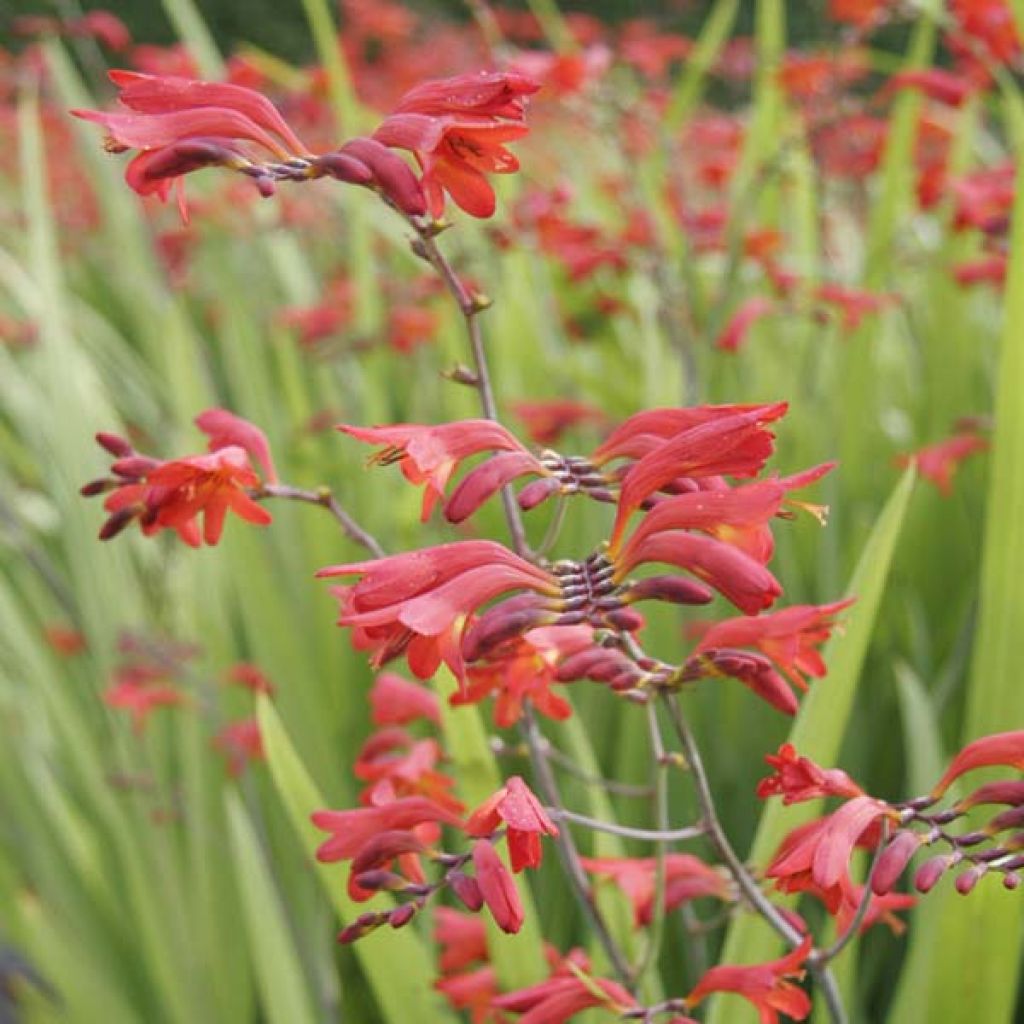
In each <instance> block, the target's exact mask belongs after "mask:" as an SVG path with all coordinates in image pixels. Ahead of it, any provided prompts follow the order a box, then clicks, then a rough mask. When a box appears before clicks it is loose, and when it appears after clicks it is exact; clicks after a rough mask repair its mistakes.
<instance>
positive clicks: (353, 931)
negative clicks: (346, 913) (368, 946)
mask: <svg viewBox="0 0 1024 1024" xmlns="http://www.w3.org/2000/svg"><path fill="white" fill-rule="evenodd" d="M387 919H388V915H387V913H375V912H373V911H370V912H369V913H366V914H360V915H359V916H358V917H357V918H356V919H355V920H354V921H353V922H352V923H351V924H350V925H349V926H348V927H347V928H343V929H342V930H341V931H340V932H339V933H338V941H339V942H340V943H342V944H344V945H348V944H349V943H352V942H355V941H356V939H361V938H362V937H363V936H364V935H369V934H370V932H372V931H374V930H375V929H377V928H379V927H380V926H381V925H382V924H383V923H384V922H385V921H386V920H387Z"/></svg>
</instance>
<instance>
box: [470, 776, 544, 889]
mask: <svg viewBox="0 0 1024 1024" xmlns="http://www.w3.org/2000/svg"><path fill="white" fill-rule="evenodd" d="M502 824H504V825H505V826H506V839H507V841H508V852H509V859H510V861H511V864H512V870H513V871H514V872H516V873H518V872H520V871H522V870H523V868H537V867H540V862H541V857H542V855H543V847H542V846H541V842H540V837H541V836H542V835H547V836H557V835H558V827H557V826H556V825H555V823H554V822H553V821H552V820H551V819H550V818H549V817H548V814H547V812H546V811H545V810H544V808H543V807H542V806H541V804H540V801H539V800H538V799H537V798H536V797H535V796H534V795H533V792H532V791H531V790H530V787H529V786H527V785H526V783H525V782H523V780H522V779H521V778H520V777H519V776H518V775H513V776H512V777H511V778H510V779H508V780H507V781H506V783H505V785H504V786H502V787H501V789H499V790H498V791H497V792H496V793H494V794H493V795H492V796H490V797H488V799H487V800H485V801H484V802H483V803H482V804H481V805H480V806H479V807H478V808H477V809H476V810H475V811H473V813H472V814H470V816H469V817H468V818H467V819H466V831H467V832H468V833H469V835H471V836H490V835H493V834H494V832H496V831H497V830H498V829H499V828H500V827H501V825H502Z"/></svg>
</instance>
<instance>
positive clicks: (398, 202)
mask: <svg viewBox="0 0 1024 1024" xmlns="http://www.w3.org/2000/svg"><path fill="white" fill-rule="evenodd" d="M340 152H341V153H343V154H344V155H346V156H351V157H355V158H356V160H358V161H360V163H362V164H364V165H365V166H366V167H368V168H369V169H370V171H371V172H372V173H373V180H374V181H375V182H376V184H377V185H378V186H379V187H380V190H381V191H382V192H383V193H384V195H386V196H387V197H388V198H389V199H390V200H391V201H392V202H393V203H394V204H395V206H397V207H398V209H400V210H401V211H402V212H403V213H405V214H408V215H409V216H410V217H422V216H423V214H425V213H426V212H427V200H426V197H425V196H424V194H423V188H422V187H421V185H420V183H419V180H418V179H417V177H416V175H415V174H414V173H413V170H412V168H411V167H410V166H409V165H408V164H407V163H406V162H405V161H404V160H403V159H402V158H401V157H400V156H397V155H396V154H395V153H393V152H392V151H391V150H390V149H388V147H387V146H385V145H383V144H381V143H380V142H377V140H376V139H364V138H358V139H351V140H350V141H349V142H346V143H345V145H344V146H342V147H341V150H340Z"/></svg>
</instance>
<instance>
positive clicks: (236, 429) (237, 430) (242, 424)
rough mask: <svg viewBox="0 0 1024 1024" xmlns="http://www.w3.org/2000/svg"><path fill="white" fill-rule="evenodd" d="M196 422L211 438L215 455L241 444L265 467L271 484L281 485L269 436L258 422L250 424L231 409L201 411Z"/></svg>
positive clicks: (265, 472)
mask: <svg viewBox="0 0 1024 1024" xmlns="http://www.w3.org/2000/svg"><path fill="white" fill-rule="evenodd" d="M195 422H196V426H197V427H198V428H199V429H200V430H201V431H202V432H203V433H204V434H206V436H207V437H209V439H210V443H209V445H208V448H209V450H210V451H211V452H215V451H218V450H219V449H221V448H229V447H231V446H232V445H237V446H238V447H239V448H243V449H245V452H246V454H247V455H248V456H249V457H250V458H253V459H255V460H256V461H257V462H258V463H259V464H260V466H262V467H263V474H264V476H265V477H266V479H267V482H268V483H272V484H276V483H277V470H276V469H275V468H274V459H273V456H272V455H271V454H270V444H269V442H268V441H267V435H266V434H264V433H263V431H262V430H260V428H259V427H257V426H256V424H255V423H250V422H249V421H248V420H244V419H242V417H241V416H236V415H235V414H234V413H233V412H228V410H227V409H216V408H214V409H207V410H206V411H205V412H201V413H200V414H199V415H198V416H197V417H196V420H195Z"/></svg>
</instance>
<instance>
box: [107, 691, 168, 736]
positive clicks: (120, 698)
mask: <svg viewBox="0 0 1024 1024" xmlns="http://www.w3.org/2000/svg"><path fill="white" fill-rule="evenodd" d="M103 701H104V703H106V704H108V705H109V706H110V707H112V708H118V709H120V710H122V711H127V712H128V713H129V714H130V715H131V716H132V728H133V729H134V730H135V732H136V733H141V732H142V731H143V729H145V727H146V722H147V721H148V719H149V716H150V715H151V714H152V713H153V712H154V711H155V710H156V709H157V708H173V707H180V706H181V705H182V704H185V703H186V702H187V698H186V695H185V694H184V693H182V692H181V690H178V689H176V688H175V687H173V686H169V685H167V684H161V683H157V682H151V681H148V680H145V679H138V678H131V677H129V678H122V679H120V680H119V681H118V682H116V683H115V684H114V685H113V686H111V687H110V688H109V689H108V690H106V691H105V692H104V694H103Z"/></svg>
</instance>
